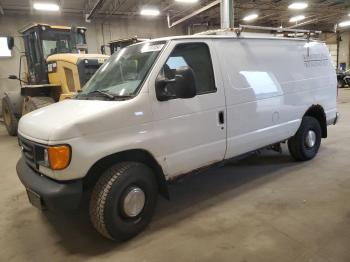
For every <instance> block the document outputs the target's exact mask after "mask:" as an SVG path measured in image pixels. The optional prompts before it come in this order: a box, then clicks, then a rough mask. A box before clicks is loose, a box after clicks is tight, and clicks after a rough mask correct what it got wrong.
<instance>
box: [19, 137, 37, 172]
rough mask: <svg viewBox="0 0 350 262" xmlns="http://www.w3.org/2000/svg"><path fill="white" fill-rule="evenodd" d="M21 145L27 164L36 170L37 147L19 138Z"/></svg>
mask: <svg viewBox="0 0 350 262" xmlns="http://www.w3.org/2000/svg"><path fill="white" fill-rule="evenodd" d="M18 139H19V144H20V146H21V147H22V154H23V156H24V159H25V160H26V162H27V164H28V165H30V166H31V167H33V168H35V169H36V163H35V162H36V161H35V145H34V143H32V142H31V141H29V140H26V139H24V138H20V137H19V138H18Z"/></svg>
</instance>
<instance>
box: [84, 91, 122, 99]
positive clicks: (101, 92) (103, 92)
mask: <svg viewBox="0 0 350 262" xmlns="http://www.w3.org/2000/svg"><path fill="white" fill-rule="evenodd" d="M96 93H99V94H102V95H104V96H106V97H108V98H110V99H114V98H115V95H112V94H110V93H108V92H107V91H102V90H95V91H92V92H90V93H87V94H86V95H90V94H96Z"/></svg>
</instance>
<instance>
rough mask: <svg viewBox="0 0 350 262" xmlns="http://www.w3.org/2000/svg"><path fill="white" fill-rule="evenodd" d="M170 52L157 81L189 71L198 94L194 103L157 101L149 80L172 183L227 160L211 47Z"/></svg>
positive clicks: (173, 47) (175, 47)
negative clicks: (189, 173)
mask: <svg viewBox="0 0 350 262" xmlns="http://www.w3.org/2000/svg"><path fill="white" fill-rule="evenodd" d="M166 50H168V51H165V53H166V54H165V55H163V63H161V68H160V69H159V68H158V69H157V70H159V71H156V74H155V76H154V77H158V76H159V74H162V75H161V76H162V77H163V78H164V77H165V78H167V79H169V78H174V75H175V73H176V70H177V69H178V68H181V67H183V66H188V67H190V68H191V69H192V70H193V72H194V78H195V84H196V90H197V92H196V96H195V97H193V98H189V99H180V98H176V97H174V98H172V99H171V100H168V101H159V100H157V97H156V94H155V85H154V83H155V78H153V80H151V81H152V82H153V85H152V84H151V85H150V86H152V87H153V88H151V89H152V91H151V93H153V98H152V99H153V103H152V110H153V114H154V120H155V121H154V130H155V132H156V134H157V136H158V139H157V141H160V142H159V144H158V145H157V148H158V149H159V151H158V152H160V153H161V154H162V156H161V159H162V160H163V161H164V162H165V166H166V167H167V168H166V169H167V170H165V173H166V175H167V176H168V177H173V176H176V175H180V174H183V173H187V172H189V171H191V170H194V169H197V168H200V167H202V166H206V165H209V164H212V163H214V162H218V161H221V160H223V159H224V156H225V151H226V123H225V122H226V121H225V115H226V109H225V96H224V88H223V83H222V81H221V78H220V77H218V74H219V70H217V66H218V63H217V61H216V56H215V53H214V50H213V49H212V47H211V41H209V40H208V41H205V40H204V41H201V42H198V41H196V42H194V41H190V42H186V43H177V42H176V41H173V42H171V43H170V44H169V46H168V48H167V49H166ZM152 82H151V83H152Z"/></svg>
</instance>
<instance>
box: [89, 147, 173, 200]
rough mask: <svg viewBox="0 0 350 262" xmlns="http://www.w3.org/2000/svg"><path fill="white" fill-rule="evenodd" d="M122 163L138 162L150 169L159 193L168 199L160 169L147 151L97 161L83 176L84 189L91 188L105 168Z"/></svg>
mask: <svg viewBox="0 0 350 262" xmlns="http://www.w3.org/2000/svg"><path fill="white" fill-rule="evenodd" d="M123 161H133V162H140V163H143V164H145V165H147V166H148V167H150V168H152V169H153V171H154V174H155V176H156V179H157V182H158V185H159V193H160V194H161V195H162V196H163V197H165V198H166V199H169V191H168V185H167V182H166V179H165V175H164V173H163V169H162V167H161V166H160V165H159V164H158V162H157V161H156V160H155V159H154V157H153V156H152V155H151V154H150V153H149V152H148V151H146V150H143V149H132V150H127V151H123V152H119V153H116V154H112V155H109V156H106V157H104V158H102V159H100V160H98V161H97V162H96V163H95V164H94V165H93V166H92V167H91V168H90V169H89V171H88V173H87V175H86V176H85V178H84V180H83V182H84V188H85V189H90V188H92V187H93V186H94V185H95V184H96V182H97V180H98V178H99V177H100V176H101V174H102V173H103V172H104V171H105V170H107V168H109V167H110V166H112V165H113V164H115V163H118V162H123Z"/></svg>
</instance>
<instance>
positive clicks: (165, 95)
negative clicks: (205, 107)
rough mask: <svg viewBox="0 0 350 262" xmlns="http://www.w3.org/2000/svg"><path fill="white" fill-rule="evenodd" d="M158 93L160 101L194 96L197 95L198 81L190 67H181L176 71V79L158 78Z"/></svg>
mask: <svg viewBox="0 0 350 262" xmlns="http://www.w3.org/2000/svg"><path fill="white" fill-rule="evenodd" d="M155 86H156V95H157V99H158V100H159V101H167V100H169V99H172V98H183V99H186V98H192V97H195V96H196V81H195V78H194V73H193V70H192V69H191V68H190V67H187V66H186V67H185V66H184V67H180V68H178V69H177V70H176V72H175V78H174V79H170V80H169V79H164V78H163V77H158V78H157V80H156V85H155Z"/></svg>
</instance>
